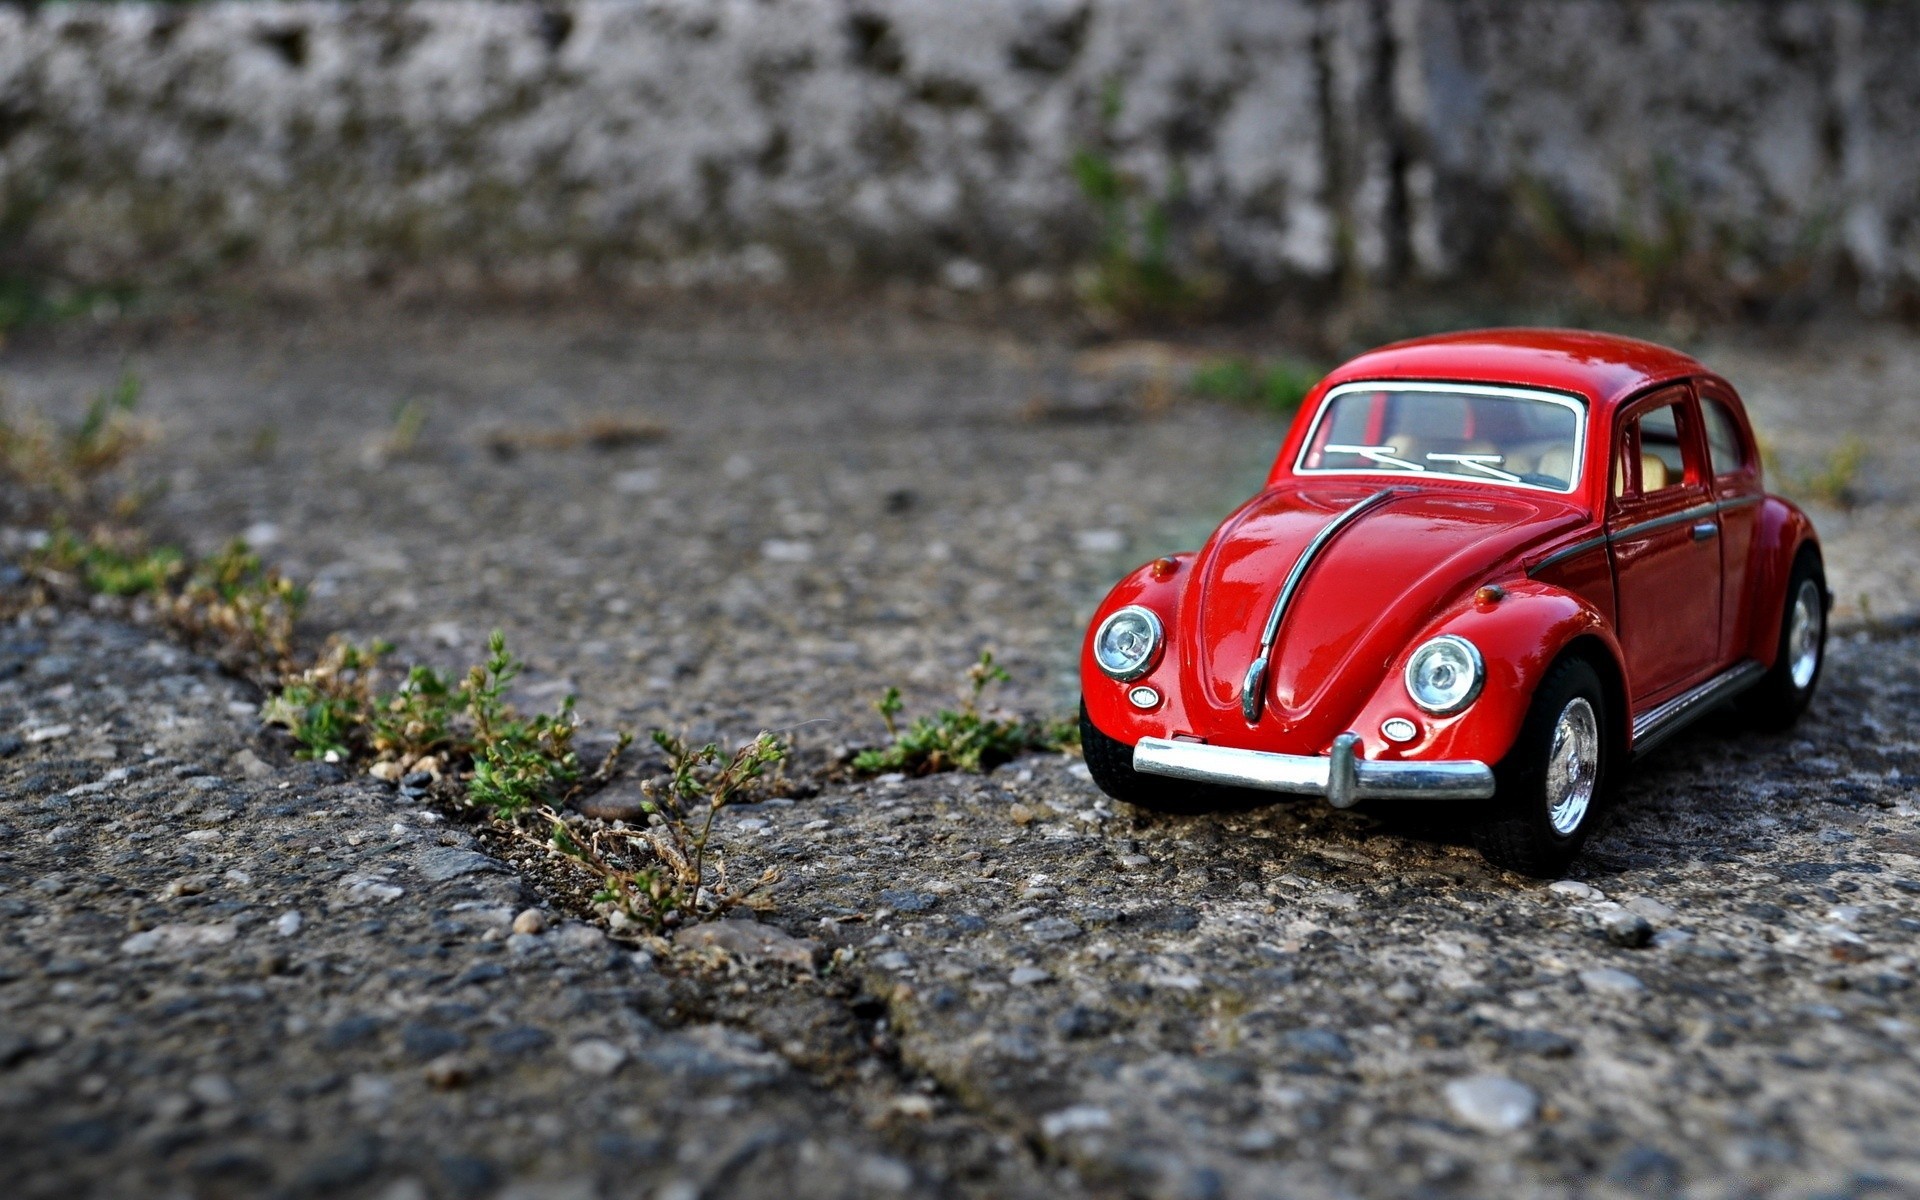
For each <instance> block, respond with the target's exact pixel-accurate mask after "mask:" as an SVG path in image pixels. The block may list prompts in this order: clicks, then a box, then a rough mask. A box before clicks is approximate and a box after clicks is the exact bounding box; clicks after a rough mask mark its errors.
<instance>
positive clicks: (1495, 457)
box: [1427, 453, 1526, 483]
mask: <svg viewBox="0 0 1920 1200" xmlns="http://www.w3.org/2000/svg"><path fill="white" fill-rule="evenodd" d="M1427 461H1428V462H1437V463H1454V464H1457V465H1459V466H1462V467H1466V468H1468V469H1470V470H1474V471H1484V472H1486V473H1487V474H1488V475H1491V476H1493V477H1494V478H1495V479H1498V480H1501V481H1503V482H1506V483H1525V482H1526V480H1524V479H1522V478H1520V477H1519V476H1518V475H1515V474H1514V473H1513V472H1511V471H1502V470H1501V469H1500V468H1499V467H1497V466H1495V465H1494V464H1495V463H1503V462H1505V461H1507V456H1506V455H1504V454H1439V453H1431V454H1428V455H1427Z"/></svg>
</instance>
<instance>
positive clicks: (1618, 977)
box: [1580, 967, 1647, 996]
mask: <svg viewBox="0 0 1920 1200" xmlns="http://www.w3.org/2000/svg"><path fill="white" fill-rule="evenodd" d="M1580 983H1581V985H1582V986H1584V987H1585V988H1586V989H1587V990H1588V991H1590V992H1599V993H1601V994H1602V995H1607V996H1638V995H1640V994H1641V993H1643V992H1645V991H1646V990H1647V985H1646V984H1644V983H1641V982H1640V979H1639V977H1638V976H1635V975H1629V974H1627V973H1626V972H1625V971H1616V970H1614V969H1613V968H1612V967H1601V968H1599V969H1598V970H1593V971H1582V972H1580Z"/></svg>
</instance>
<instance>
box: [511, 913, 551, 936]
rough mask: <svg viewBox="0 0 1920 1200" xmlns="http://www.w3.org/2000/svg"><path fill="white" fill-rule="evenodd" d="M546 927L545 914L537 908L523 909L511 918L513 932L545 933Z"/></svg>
mask: <svg viewBox="0 0 1920 1200" xmlns="http://www.w3.org/2000/svg"><path fill="white" fill-rule="evenodd" d="M546 929H547V915H546V914H545V913H543V912H541V911H540V910H539V909H537V908H528V909H523V910H522V911H521V913H520V915H519V916H517V917H515V918H514V919H513V931H514V932H515V933H525V934H539V933H545V932H546Z"/></svg>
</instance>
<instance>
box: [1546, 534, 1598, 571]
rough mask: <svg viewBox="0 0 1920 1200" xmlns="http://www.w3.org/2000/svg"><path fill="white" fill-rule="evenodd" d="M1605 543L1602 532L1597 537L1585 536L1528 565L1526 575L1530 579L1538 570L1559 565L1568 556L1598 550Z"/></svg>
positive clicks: (1576, 556)
mask: <svg viewBox="0 0 1920 1200" xmlns="http://www.w3.org/2000/svg"><path fill="white" fill-rule="evenodd" d="M1606 544H1607V535H1606V534H1604V533H1603V534H1600V535H1599V536H1597V537H1590V538H1587V539H1586V540H1585V541H1580V542H1575V543H1574V544H1573V545H1571V546H1568V547H1567V548H1566V549H1564V550H1555V551H1554V552H1553V553H1552V554H1549V555H1547V556H1546V557H1545V558H1543V559H1541V560H1540V561H1539V562H1537V563H1535V564H1533V565H1532V566H1530V567H1528V568H1527V577H1528V578H1529V579H1531V578H1532V577H1533V576H1535V575H1538V574H1539V573H1540V572H1542V571H1544V570H1546V569H1547V568H1548V567H1555V566H1559V565H1560V564H1561V563H1563V562H1566V561H1567V560H1568V559H1570V558H1578V557H1580V556H1581V555H1582V554H1585V553H1586V552H1587V551H1589V550H1598V549H1599V548H1600V547H1602V546H1604V545H1606Z"/></svg>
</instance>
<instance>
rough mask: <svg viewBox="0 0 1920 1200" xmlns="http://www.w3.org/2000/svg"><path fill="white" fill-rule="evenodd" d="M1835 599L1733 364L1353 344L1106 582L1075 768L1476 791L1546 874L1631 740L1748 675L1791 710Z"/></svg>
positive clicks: (1650, 738)
mask: <svg viewBox="0 0 1920 1200" xmlns="http://www.w3.org/2000/svg"><path fill="white" fill-rule="evenodd" d="M1830 604H1831V596H1830V595H1829V594H1828V592H1827V587H1826V580H1825V575H1824V573H1823V571H1822V567H1821V558H1820V546H1819V542H1818V540H1817V539H1816V537H1815V535H1814V531H1813V526H1812V524H1811V523H1810V522H1809V521H1808V520H1807V517H1806V515H1805V514H1803V513H1802V512H1801V511H1800V510H1799V509H1797V508H1795V507H1794V506H1793V505H1792V504H1790V503H1788V502H1787V501H1785V500H1782V499H1781V498H1779V497H1778V496H1772V495H1769V494H1767V492H1766V489H1765V487H1764V486H1763V484H1762V482H1761V477H1760V456H1759V454H1758V453H1757V452H1756V450H1755V447H1754V441H1753V433H1752V430H1751V429H1750V428H1749V427H1748V424H1747V418H1746V413H1745V411H1744V410H1743V408H1742V406H1741V403H1740V398H1739V397H1738V396H1737V395H1736V394H1735V393H1734V390H1733V388H1731V387H1730V386H1728V384H1727V382H1726V381H1725V380H1723V379H1721V378H1720V377H1718V376H1716V375H1714V374H1713V373H1712V372H1710V371H1708V370H1707V369H1706V368H1705V367H1703V366H1701V365H1700V364H1699V363H1698V362H1696V361H1694V360H1693V359H1692V358H1689V357H1687V356H1686V355H1684V354H1680V353H1678V352H1676V351H1673V350H1668V349H1664V348H1662V347H1659V346H1655V345H1651V344H1649V343H1646V342H1640V341H1634V340H1631V339H1627V338H1619V337H1610V336H1606V335H1603V334H1597V333H1580V332H1572V331H1557V330H1493V331H1487V332H1479V333H1458V334H1448V335H1444V336H1439V337H1429V338H1421V339H1418V340H1416V341H1410V342H1401V343H1399V344H1396V345H1392V346H1387V347H1385V348H1383V349H1379V350H1375V351H1372V352H1370V353H1367V354H1363V355H1361V356H1360V357H1359V358H1356V359H1354V360H1353V361H1352V362H1349V363H1347V364H1346V365H1345V366H1343V367H1341V368H1339V369H1338V370H1336V371H1334V372H1333V373H1332V374H1331V375H1329V376H1327V378H1326V379H1324V380H1322V381H1321V382H1320V384H1319V385H1318V386H1316V387H1315V388H1314V389H1313V391H1312V392H1311V393H1309V394H1308V396H1307V398H1306V401H1305V402H1304V403H1303V404H1302V405H1301V408H1300V414H1299V416H1298V418H1297V419H1296V420H1295V421H1294V424H1293V429H1292V431H1291V432H1290V433H1289V434H1288V435H1287V439H1286V442H1285V444H1284V445H1282V447H1281V449H1280V456H1279V458H1278V459H1277V460H1276V461H1275V463H1274V466H1273V470H1272V473H1271V474H1270V475H1269V476H1268V478H1267V484H1266V487H1265V488H1264V489H1263V490H1262V491H1261V492H1260V494H1259V495H1257V496H1255V497H1254V498H1253V499H1251V500H1249V501H1247V503H1245V504H1243V505H1242V506H1241V507H1240V509H1239V510H1238V511H1237V512H1235V513H1234V514H1233V515H1232V516H1230V517H1228V518H1227V519H1226V521H1225V522H1224V523H1223V524H1222V525H1221V526H1220V528H1219V529H1218V530H1216V531H1215V532H1214V534H1213V536H1212V537H1211V538H1209V539H1208V540H1207V543H1206V545H1205V546H1203V547H1201V549H1200V550H1199V551H1198V552H1197V553H1186V554H1178V555H1174V556H1172V557H1170V558H1162V559H1158V560H1156V561H1154V562H1152V563H1149V564H1147V565H1146V566H1144V567H1141V568H1140V569H1139V570H1137V571H1135V572H1134V573H1133V574H1131V575H1129V576H1128V577H1127V578H1126V579H1124V580H1122V581H1121V582H1120V584H1119V585H1118V586H1117V587H1115V588H1114V589H1113V591H1112V592H1111V593H1109V594H1108V596H1107V598H1106V600H1105V601H1104V602H1103V603H1102V604H1101V605H1100V608H1099V611H1098V612H1097V613H1096V614H1095V617H1094V620H1093V623H1092V626H1091V627H1090V628H1089V629H1088V631H1087V637H1086V641H1085V644H1084V646H1083V647H1082V651H1081V667H1080V676H1081V686H1082V692H1083V698H1082V704H1081V735H1082V738H1083V745H1084V748H1085V753H1086V760H1087V766H1088V768H1089V769H1090V770H1091V771H1092V773H1093V778H1094V781H1095V782H1096V783H1098V784H1099V785H1100V787H1101V788H1102V789H1103V790H1105V791H1106V792H1107V793H1108V794H1109V795H1112V796H1114V797H1116V798H1118V799H1121V800H1125V801H1128V802H1131V803H1134V804H1138V805H1142V806H1145V807H1148V808H1157V809H1163V810H1176V811H1193V810H1196V809H1199V808H1203V807H1205V806H1206V804H1207V792H1208V789H1207V788H1206V786H1204V785H1225V786H1229V787H1242V788H1262V789H1267V790H1271V791H1278V792H1299V793H1306V794H1310V795H1322V796H1325V797H1326V798H1327V799H1328V800H1329V801H1330V802H1331V803H1333V804H1334V805H1336V806H1339V807H1342V808H1344V807H1347V806H1349V805H1352V804H1354V803H1356V802H1358V801H1360V800H1364V799H1369V798H1376V797H1377V798H1394V799H1414V800H1420V799H1432V800H1445V801H1465V802H1469V803H1471V804H1472V806H1473V807H1472V809H1471V811H1472V813H1473V819H1474V840H1475V843H1476V844H1477V845H1478V846H1479V848H1480V851H1481V853H1482V854H1484V855H1485V856H1486V857H1487V859H1488V860H1489V861H1491V862H1493V863H1495V864H1496V865H1499V866H1502V867H1506V868H1509V869H1512V870H1516V871H1521V872H1524V873H1527V874H1533V875H1554V874H1558V873H1559V872H1560V871H1561V870H1563V869H1564V868H1565V867H1566V865H1567V863H1568V862H1569V860H1571V859H1572V857H1573V856H1574V854H1575V853H1577V852H1578V850H1579V848H1580V846H1581V843H1582V842H1583V841H1584V840H1585V839H1586V836H1587V834H1588V831H1589V830H1590V829H1591V828H1592V825H1593V823H1594V822H1593V818H1594V817H1595V815H1596V814H1597V812H1598V810H1599V807H1600V802H1601V800H1602V799H1603V798H1604V797H1605V796H1606V795H1607V793H1608V789H1609V785H1611V784H1613V783H1614V782H1616V781H1617V780H1618V779H1619V777H1620V776H1621V775H1622V774H1623V768H1624V767H1625V766H1626V765H1627V763H1628V762H1629V761H1630V760H1631V759H1632V758H1634V757H1637V756H1638V755H1640V754H1643V753H1645V752H1646V751H1647V750H1649V749H1651V748H1652V747H1653V746H1654V745H1655V744H1656V743H1658V742H1659V741H1661V740H1662V739H1664V738H1666V737H1667V736H1668V735H1670V734H1672V733H1673V732H1674V731H1675V730H1677V729H1679V728H1680V727H1682V726H1683V725H1685V724H1686V723H1687V722H1689V721H1691V720H1693V719H1694V718H1696V717H1698V716H1700V715H1701V714H1702V713H1704V712H1706V711H1708V710H1710V709H1712V708H1715V707H1716V706H1718V705H1719V704H1720V703H1721V702H1722V701H1727V700H1732V699H1735V698H1736V697H1737V698H1738V700H1739V701H1740V703H1741V705H1742V706H1743V707H1744V709H1745V711H1746V712H1747V714H1748V715H1749V716H1750V718H1751V719H1752V720H1753V721H1754V722H1755V723H1756V724H1758V725H1761V726H1764V727H1768V728H1782V727H1785V726H1786V725H1788V724H1790V723H1792V722H1793V721H1794V720H1795V719H1796V718H1797V717H1798V716H1799V715H1800V713H1801V712H1802V711H1804V710H1805V709H1806V707H1807V704H1808V702H1809V701H1810V700H1811V699H1812V697H1813V690H1814V687H1815V685H1816V684H1817V683H1818V682H1819V678H1820V666H1821V661H1822V658H1823V655H1824V652H1825V644H1826V625H1827V622H1826V617H1827V610H1828V608H1829V606H1830Z"/></svg>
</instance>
